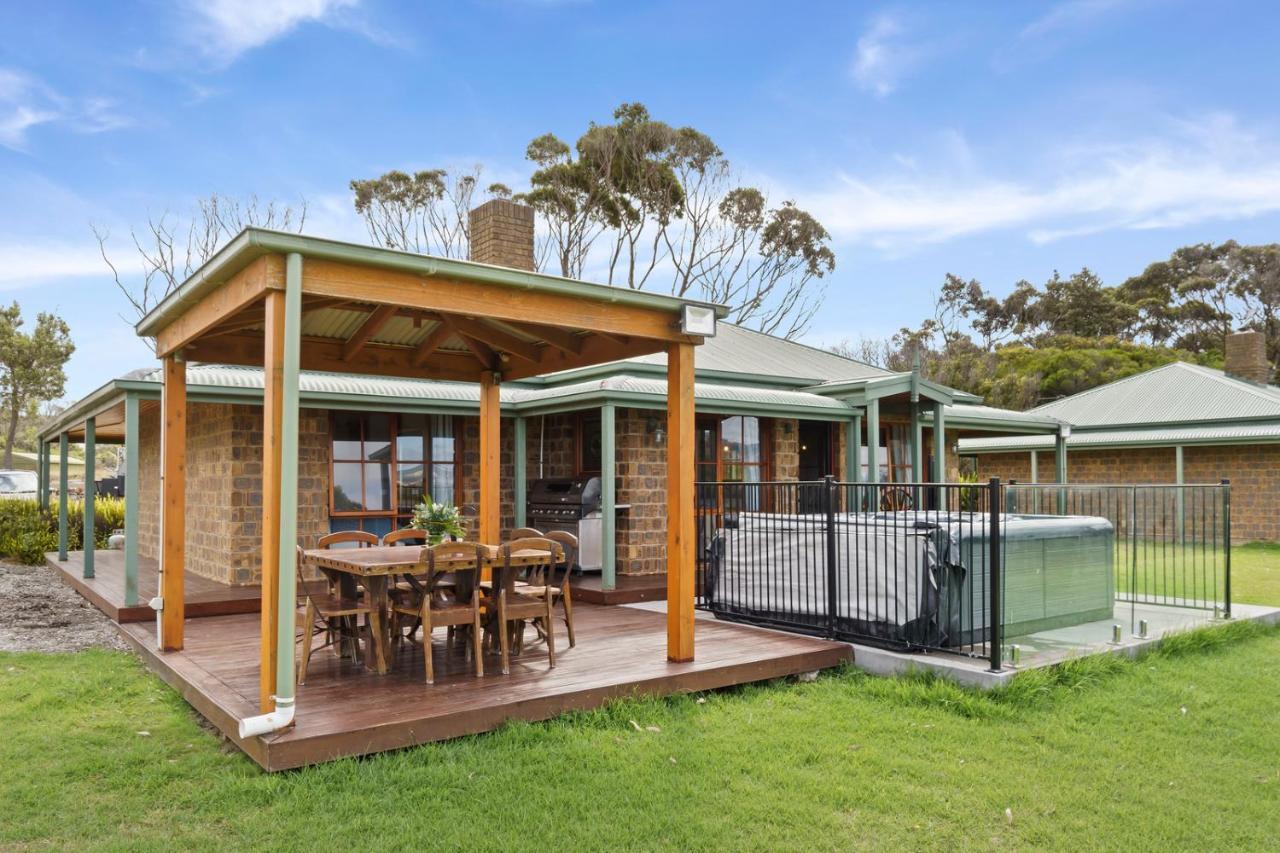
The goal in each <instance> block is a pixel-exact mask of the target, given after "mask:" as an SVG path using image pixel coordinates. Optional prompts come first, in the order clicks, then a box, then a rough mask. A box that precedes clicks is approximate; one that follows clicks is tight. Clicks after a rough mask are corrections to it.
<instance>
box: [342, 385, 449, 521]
mask: <svg viewBox="0 0 1280 853" xmlns="http://www.w3.org/2000/svg"><path fill="white" fill-rule="evenodd" d="M378 415H386V416H387V417H388V419H389V430H390V433H389V435H390V454H389V458H388V461H387V463H386V464H387V465H388V466H389V470H390V472H391V496H390V501H389V504H390V508H389V509H385V510H367V509H359V510H339V509H336V507H335V505H334V500H333V499H334V482H335V480H334V465H335V464H360V465H361V469H360V500H361V504H362V506H363V502H364V496H365V474H366V470H365V468H364V466H365V465H367V464H382V463H370V462H369V461H368V459H366V458H365V451H364V445H365V429H366V421H367V419H368V418H370V417H375V416H378ZM410 415H412V416H417V415H422V416H423V417H424V418H427V419H428V424H429V423H430V420H429V419H430V418H433V417H443V418H449V419H450V421H451V422H452V426H453V459H452V460H451V461H448V462H437V461H436V460H435V458H434V456H433V455H432V446H431V445H432V442H431V440H430V438H429V436H428V435H427V434H424V435H423V444H422V460H421V464H422V476H423V491H424V493H428V490H429V489H430V477H431V471H432V469H433V468H435V467H436V466H444V465H451V466H452V467H453V505H454V506H461V505H462V491H463V490H462V471H463V456H464V455H465V454H464V450H463V439H464V435H465V432H464V429H463V422H462V418H461V417H459V416H458V415H454V414H449V413H439V412H404V413H397V412H377V411H358V410H350V409H330V410H329V436H328V442H329V452H328V457H329V506H328V512H329V517H330V518H337V519H355V520H357V521H359V520H360V519H366V518H369V519H374V518H378V519H382V518H387V519H391V521H392V529H393V530H394V529H395V528H396V525H397V524H399V523H402V522H405V521H407V519H409V518H410V515H409V514H407V513H404V512H401V511H400V507H399V495H398V494H397V489H396V482H397V479H398V477H399V471H400V467H399V466H400V448H399V439H400V422H401V418H403V417H406V416H410ZM343 416H354V417H357V418H359V419H360V452H359V455H360V458H359V459H347V458H345V457H344V458H341V459H339V458H338V457H337V456H336V455H335V453H334V435H335V434H336V426H337V420H338V418H339V417H343ZM418 461H419V460H409V461H408V463H407V464H413V463H416V462H418ZM359 528H360V529H362V530H363V529H364V525H363V524H362V523H361V524H360V525H359Z"/></svg>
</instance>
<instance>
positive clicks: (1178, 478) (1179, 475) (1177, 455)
mask: <svg viewBox="0 0 1280 853" xmlns="http://www.w3.org/2000/svg"><path fill="white" fill-rule="evenodd" d="M1173 474H1174V482H1175V483H1177V484H1178V489H1177V494H1178V500H1177V512H1178V520H1177V523H1176V531H1177V532H1176V533H1175V535H1176V536H1177V537H1178V542H1179V543H1182V541H1183V540H1182V513H1183V509H1184V504H1183V493H1184V491H1185V490H1184V489H1183V488H1182V485H1183V483H1184V482H1185V481H1184V480H1183V471H1182V445H1181V444H1179V445H1176V446H1174V448H1173ZM1184 544H1185V543H1184Z"/></svg>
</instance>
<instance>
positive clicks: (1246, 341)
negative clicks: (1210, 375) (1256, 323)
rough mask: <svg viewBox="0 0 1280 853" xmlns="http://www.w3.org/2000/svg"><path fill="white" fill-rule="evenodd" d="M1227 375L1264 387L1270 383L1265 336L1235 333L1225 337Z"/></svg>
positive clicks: (1257, 333) (1260, 333)
mask: <svg viewBox="0 0 1280 853" xmlns="http://www.w3.org/2000/svg"><path fill="white" fill-rule="evenodd" d="M1226 369H1227V374H1228V375H1230V376H1234V377H1236V378H1237V379H1247V380H1249V381H1250V382H1257V383H1258V384H1259V385H1266V384H1267V383H1268V382H1270V381H1271V363H1270V362H1269V361H1267V336H1266V335H1264V334H1263V333H1262V332H1235V333H1233V334H1230V335H1227V368H1226Z"/></svg>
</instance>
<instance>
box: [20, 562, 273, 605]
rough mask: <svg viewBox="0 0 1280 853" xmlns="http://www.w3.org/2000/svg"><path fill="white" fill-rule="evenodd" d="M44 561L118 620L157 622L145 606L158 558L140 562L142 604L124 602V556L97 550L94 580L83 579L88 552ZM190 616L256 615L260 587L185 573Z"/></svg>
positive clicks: (153, 588)
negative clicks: (235, 584) (228, 583)
mask: <svg viewBox="0 0 1280 853" xmlns="http://www.w3.org/2000/svg"><path fill="white" fill-rule="evenodd" d="M45 562H47V563H48V565H49V568H51V569H53V570H54V571H55V572H57V573H58V575H59V576H60V577H61V578H62V580H63V581H64V582H65V583H68V584H70V585H71V587H72V588H74V589H75V590H76V591H77V592H79V593H80V594H81V595H83V596H84V597H85V598H87V599H88V600H89V601H90V602H92V603H93V605H94V606H95V607H97V608H98V609H99V610H101V611H102V612H103V613H105V614H107V616H108V617H110V618H111V619H113V620H115V621H116V622H120V623H125V622H154V621H155V618H156V612H155V611H154V610H152V609H151V606H150V605H149V604H148V603H147V602H149V601H150V600H151V599H152V598H153V597H155V595H156V594H157V589H158V587H157V578H158V566H157V563H156V561H155V560H152V559H147V558H140V559H139V560H138V603H137V604H135V605H126V604H125V602H124V552H123V551H96V552H94V558H93V575H94V576H93V577H92V578H89V579H87V580H86V579H85V578H84V552H83V551H71V552H70V553H68V554H67V559H66V561H65V562H64V561H62V560H59V559H58V555H57V554H56V553H51V554H45ZM183 598H184V599H185V601H186V605H187V608H186V611H187V617H188V618H194V617H200V616H225V615H229V614H234V613H257V612H258V610H259V608H260V607H261V606H262V594H261V591H260V590H259V588H258V587H257V585H254V586H228V585H226V584H223V583H218V582H217V581H212V580H209V579H208V578H202V577H200V576H199V575H194V574H192V573H191V572H187V576H186V579H185V582H184V595H183Z"/></svg>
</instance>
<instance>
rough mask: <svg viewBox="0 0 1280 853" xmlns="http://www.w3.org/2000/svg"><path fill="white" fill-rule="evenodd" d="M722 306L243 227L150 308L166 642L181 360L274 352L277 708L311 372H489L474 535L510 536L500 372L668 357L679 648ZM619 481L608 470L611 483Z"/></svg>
mask: <svg viewBox="0 0 1280 853" xmlns="http://www.w3.org/2000/svg"><path fill="white" fill-rule="evenodd" d="M723 315H724V310H723V308H721V307H720V306H713V305H707V304H704V303H697V302H691V301H688V300H681V299H676V298H674V297H669V296H661V295H656V294H648V293H640V292H637V291H632V290H624V289H620V288H613V287H607V286H604V285H598V284H590V283H586V282H580V281H574V280H570V279H564V278H559V277H555V276H547V275H541V274H537V273H530V272H524V271H520V270H513V269H508V268H505V267H497V266H490V265H485V264H478V263H472V262H467V261H457V260H450V259H443V258H433V257H427V256H422V255H414V254H410V253H405V252H397V251H392V250H388V249H379V248H374V247H368V246H359V245H353V244H348V243H340V242H335V241H330V240H320V239H315V238H310V237H304V236H300V235H296V234H284V233H279V232H274V231H266V230H262V229H253V228H251V229H246V230H245V231H243V232H241V234H240V235H238V236H237V237H236V238H235V239H234V240H233V241H231V242H230V243H229V244H228V245H227V246H226V247H225V248H223V249H222V250H221V251H220V252H219V253H218V254H217V255H216V256H215V257H214V258H212V259H211V260H210V261H209V262H208V263H206V264H205V265H204V266H203V267H201V268H200V269H199V270H198V271H197V272H196V273H195V274H194V275H193V276H192V277H191V278H190V279H189V280H188V281H187V282H186V283H184V284H183V285H182V287H180V288H179V289H177V290H176V291H174V292H173V293H172V294H170V295H169V296H168V297H167V298H166V299H165V300H164V301H163V302H162V303H161V304H160V305H158V306H157V307H156V308H155V309H154V310H153V311H152V312H151V313H149V314H148V315H147V316H146V317H145V318H144V319H143V320H142V322H141V323H139V324H138V327H137V331H138V334H140V335H143V336H147V337H153V338H154V339H155V341H156V354H157V356H158V357H159V358H160V359H161V360H162V362H163V393H162V398H161V462H160V473H161V500H160V504H161V539H162V546H161V554H160V573H161V578H160V599H161V600H160V602H159V607H160V616H159V621H160V645H161V647H162V649H163V650H167V651H168V650H177V649H181V648H182V646H183V623H184V612H183V589H182V587H183V561H184V548H185V541H184V540H185V528H186V475H185V464H186V430H187V420H188V413H187V400H186V363H187V362H188V361H199V362H215V363H223V364H243V365H261V366H262V367H263V368H264V371H265V388H264V392H263V466H262V482H263V495H262V507H263V518H262V602H263V603H262V621H261V630H262V652H261V682H260V684H261V690H260V695H261V696H262V697H263V699H262V705H263V710H264V711H269V710H271V709H272V707H274V699H276V698H280V699H288V701H289V703H290V704H291V703H292V698H293V690H294V685H293V656H294V623H293V620H294V611H295V603H296V602H295V597H296V589H295V578H296V572H297V570H298V567H297V566H296V556H295V545H296V542H297V469H298V409H299V397H298V374H299V371H301V370H316V371H337V372H343V373H362V374H378V375H389V376H404V377H416V378H428V379H438V380H453V381H463V382H478V383H479V385H480V389H481V393H480V415H479V418H480V448H479V449H480V484H479V485H480V502H479V529H478V531H477V538H478V539H479V540H480V541H482V542H486V543H496V542H497V541H498V538H499V536H500V518H501V511H500V506H499V494H500V490H499V487H500V483H499V471H500V466H499V463H500V452H499V447H500V435H501V427H500V420H501V419H500V410H499V398H498V389H499V384H500V383H501V382H502V381H503V380H504V379H519V378H524V377H531V376H537V375H541V374H545V373H551V372H554V371H558V370H565V369H569V368H576V367H585V366H588V365H593V364H599V363H603V362H608V361H614V360H617V359H623V358H630V357H634V356H638V355H646V354H651V353H659V352H665V353H666V355H667V365H668V367H667V371H668V392H667V393H668V396H667V435H668V445H667V460H668V467H667V513H668V517H669V519H670V526H669V528H668V534H667V578H668V582H667V601H668V611H667V613H668V616H667V656H668V659H670V660H672V661H689V660H692V659H693V654H694V611H693V607H694V571H695V555H694V548H695V530H694V506H693V500H694V387H693V383H694V348H695V347H696V346H697V345H698V344H700V343H701V342H702V341H703V338H704V337H705V336H706V335H709V334H714V333H715V321H716V318H717V317H721V316H723ZM604 487H605V488H606V489H612V488H613V487H614V484H613V483H605V484H604Z"/></svg>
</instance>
